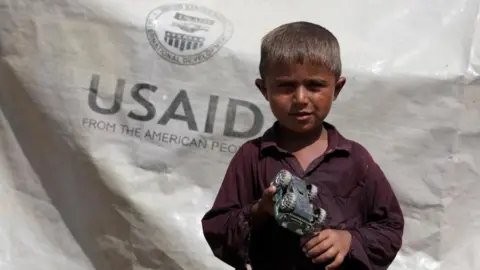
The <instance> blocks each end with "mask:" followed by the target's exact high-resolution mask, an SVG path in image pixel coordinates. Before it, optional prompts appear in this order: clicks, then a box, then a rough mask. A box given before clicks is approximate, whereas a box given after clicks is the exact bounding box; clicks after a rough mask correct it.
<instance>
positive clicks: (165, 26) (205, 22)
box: [145, 4, 233, 65]
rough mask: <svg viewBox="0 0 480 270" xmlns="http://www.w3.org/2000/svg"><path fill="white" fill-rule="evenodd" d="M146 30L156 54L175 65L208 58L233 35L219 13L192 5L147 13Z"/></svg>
mask: <svg viewBox="0 0 480 270" xmlns="http://www.w3.org/2000/svg"><path fill="white" fill-rule="evenodd" d="M145 28H146V32H147V38H148V41H149V42H150V45H151V46H152V48H153V49H154V50H155V51H156V52H157V53H158V55H160V56H161V57H162V58H163V59H165V60H167V61H169V62H171V63H174V64H178V65H196V64H199V63H202V62H204V61H206V60H208V59H210V58H211V57H213V56H214V55H215V54H216V53H217V52H218V51H219V50H220V49H221V48H222V46H223V45H225V43H227V41H228V40H229V39H230V37H231V36H232V34H233V25H232V23H231V22H230V21H228V20H227V19H226V18H225V17H224V16H223V15H222V14H220V13H218V12H215V11H213V10H211V9H208V8H206V7H202V6H197V5H193V4H171V5H164V6H160V7H158V8H156V9H154V10H153V11H152V12H150V14H149V15H148V17H147V21H146V25H145Z"/></svg>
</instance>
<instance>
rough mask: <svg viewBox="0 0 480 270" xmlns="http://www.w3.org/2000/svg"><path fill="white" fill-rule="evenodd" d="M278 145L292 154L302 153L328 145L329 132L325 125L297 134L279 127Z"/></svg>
mask: <svg viewBox="0 0 480 270" xmlns="http://www.w3.org/2000/svg"><path fill="white" fill-rule="evenodd" d="M277 143H278V144H279V146H280V147H281V148H283V149H285V150H287V151H288V152H290V153H295V152H298V151H301V150H302V149H305V148H310V147H315V146H316V145H320V144H321V145H322V146H325V145H326V144H328V135H327V130H326V129H325V127H324V126H323V123H322V124H321V125H319V126H318V128H316V129H315V130H312V131H310V132H306V133H297V132H293V131H291V130H288V129H286V128H285V127H282V125H279V135H278V141H277Z"/></svg>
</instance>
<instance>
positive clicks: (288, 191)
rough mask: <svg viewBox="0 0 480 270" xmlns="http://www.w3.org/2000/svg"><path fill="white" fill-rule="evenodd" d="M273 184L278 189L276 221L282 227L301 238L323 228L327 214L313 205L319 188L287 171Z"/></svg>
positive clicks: (280, 173) (276, 193)
mask: <svg viewBox="0 0 480 270" xmlns="http://www.w3.org/2000/svg"><path fill="white" fill-rule="evenodd" d="M272 184H273V185H274V186H275V187H276V192H275V195H274V203H275V220H276V221H277V222H278V224H279V225H280V226H282V227H284V228H286V229H288V230H290V231H292V232H294V233H296V234H298V235H301V236H302V235H307V234H311V233H313V232H315V231H316V230H318V229H320V228H321V226H322V225H323V223H324V222H325V219H326V216H327V212H326V211H325V210H324V209H322V208H318V207H314V205H313V198H315V197H316V196H317V191H318V188H317V186H315V185H312V184H309V183H306V182H305V181H304V180H302V179H300V178H299V177H297V176H295V175H293V174H291V173H290V172H289V171H287V170H281V171H279V172H278V174H277V175H276V177H275V179H274V181H273V182H272Z"/></svg>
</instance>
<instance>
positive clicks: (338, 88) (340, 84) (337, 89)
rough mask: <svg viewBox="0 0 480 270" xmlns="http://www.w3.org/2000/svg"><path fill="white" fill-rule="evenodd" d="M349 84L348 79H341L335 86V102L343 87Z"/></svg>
mask: <svg viewBox="0 0 480 270" xmlns="http://www.w3.org/2000/svg"><path fill="white" fill-rule="evenodd" d="M346 82H347V79H345V77H340V78H339V79H338V81H337V83H336V84H335V93H333V100H337V97H338V95H339V94H340V91H342V89H343V86H344V85H345V83H346Z"/></svg>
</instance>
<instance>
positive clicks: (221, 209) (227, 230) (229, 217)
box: [202, 145, 255, 269]
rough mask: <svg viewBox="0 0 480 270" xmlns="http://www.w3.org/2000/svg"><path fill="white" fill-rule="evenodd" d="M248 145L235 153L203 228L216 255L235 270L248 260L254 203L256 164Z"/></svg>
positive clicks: (203, 220) (205, 217) (203, 222)
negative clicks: (250, 221) (254, 170)
mask: <svg viewBox="0 0 480 270" xmlns="http://www.w3.org/2000/svg"><path fill="white" fill-rule="evenodd" d="M252 156H253V155H252V153H251V151H250V150H249V149H248V145H244V146H242V147H241V148H240V149H239V151H237V153H236V154H235V155H234V157H233V158H232V161H231V162H230V164H229V166H228V169H227V171H226V174H225V177H224V180H223V182H222V184H221V186H220V189H219V191H218V195H217V197H216V199H215V201H214V204H213V206H212V208H211V209H210V210H209V211H208V212H207V213H206V214H205V216H204V217H203V219H202V227H203V233H204V236H205V239H206V240H207V242H208V244H209V245H210V248H211V249H212V251H213V253H214V255H215V256H216V257H217V258H219V259H220V260H222V261H223V262H225V263H227V264H229V265H230V266H232V267H234V268H235V269H242V268H243V267H244V266H245V264H246V263H248V250H247V245H248V237H249V234H250V223H249V219H250V215H251V208H252V206H253V204H254V196H253V195H254V194H253V193H254V190H253V189H254V186H255V184H254V182H253V180H254V172H253V169H254V164H253V163H252V158H251V157H252Z"/></svg>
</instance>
